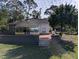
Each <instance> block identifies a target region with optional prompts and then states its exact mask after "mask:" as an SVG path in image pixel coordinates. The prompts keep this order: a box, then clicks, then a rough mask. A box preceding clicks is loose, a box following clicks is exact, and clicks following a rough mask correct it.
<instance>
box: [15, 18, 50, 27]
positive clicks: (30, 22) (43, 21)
mask: <svg viewBox="0 0 79 59" xmlns="http://www.w3.org/2000/svg"><path fill="white" fill-rule="evenodd" d="M41 24H49V22H48V20H47V19H31V20H28V21H25V20H24V21H18V22H16V26H15V27H38V26H39V25H41Z"/></svg>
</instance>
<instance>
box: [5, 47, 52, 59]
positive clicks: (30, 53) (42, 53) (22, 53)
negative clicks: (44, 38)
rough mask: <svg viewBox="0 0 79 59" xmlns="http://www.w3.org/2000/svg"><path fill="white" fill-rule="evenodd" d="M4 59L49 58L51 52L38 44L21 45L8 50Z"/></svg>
mask: <svg viewBox="0 0 79 59" xmlns="http://www.w3.org/2000/svg"><path fill="white" fill-rule="evenodd" d="M5 56H6V57H5V59H49V57H50V56H51V53H50V52H49V50H48V49H47V48H42V47H39V46H21V47H18V48H15V49H11V50H8V51H7V53H6V55H5Z"/></svg>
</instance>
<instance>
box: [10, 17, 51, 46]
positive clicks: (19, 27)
mask: <svg viewBox="0 0 79 59" xmlns="http://www.w3.org/2000/svg"><path fill="white" fill-rule="evenodd" d="M10 25H11V26H10V29H11V30H12V32H13V31H14V32H15V31H18V32H25V35H38V37H39V46H48V45H49V43H50V39H51V34H50V32H49V31H50V28H51V27H50V26H49V22H48V19H46V18H44V19H30V20H27V21H26V20H23V21H17V22H15V23H14V24H10Z"/></svg>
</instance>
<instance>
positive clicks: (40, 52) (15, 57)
mask: <svg viewBox="0 0 79 59" xmlns="http://www.w3.org/2000/svg"><path fill="white" fill-rule="evenodd" d="M66 37H67V38H68V37H70V35H66ZM73 39H74V43H75V44H76V45H77V43H78V39H77V35H73ZM53 44H55V45H52V47H53V49H48V48H44V47H38V46H21V45H10V44H0V59H78V56H77V55H78V54H77V53H78V48H77V46H75V48H74V51H75V52H70V51H65V53H63V52H62V54H61V55H60V56H59V54H60V53H58V52H59V51H60V50H62V51H64V50H63V49H62V48H61V47H60V45H57V44H56V43H53ZM56 50H57V53H58V54H57V53H56ZM58 50H59V51H58ZM51 52H53V54H52V53H51Z"/></svg>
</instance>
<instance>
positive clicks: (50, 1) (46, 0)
mask: <svg viewBox="0 0 79 59" xmlns="http://www.w3.org/2000/svg"><path fill="white" fill-rule="evenodd" d="M35 2H36V3H37V5H38V7H37V8H36V9H37V10H39V9H40V8H42V10H41V11H42V12H41V17H42V18H46V17H47V16H46V15H44V12H45V10H46V9H47V8H49V7H50V6H51V5H60V4H66V3H67V4H72V5H75V6H76V8H78V0H35Z"/></svg>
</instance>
